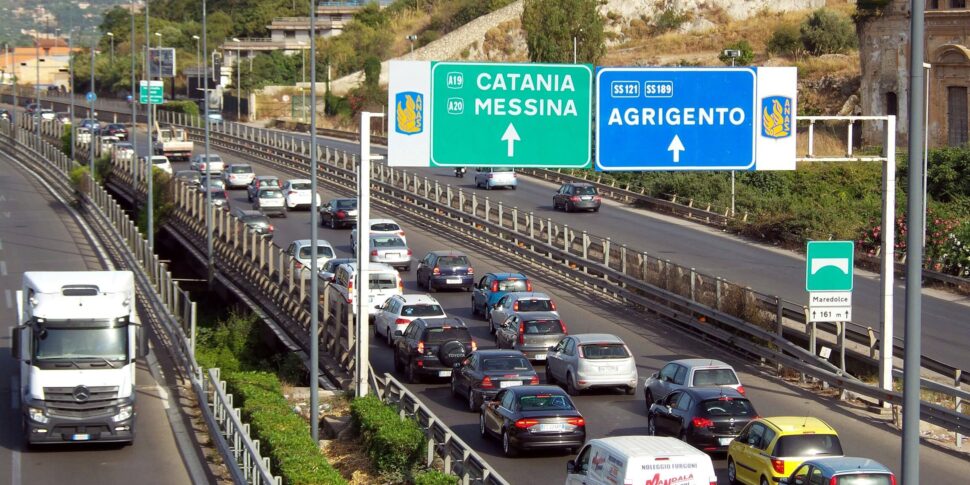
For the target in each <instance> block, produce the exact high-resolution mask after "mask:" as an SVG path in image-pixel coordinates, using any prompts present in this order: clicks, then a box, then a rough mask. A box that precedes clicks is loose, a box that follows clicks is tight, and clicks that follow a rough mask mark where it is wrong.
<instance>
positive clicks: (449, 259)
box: [417, 250, 475, 293]
mask: <svg viewBox="0 0 970 485" xmlns="http://www.w3.org/2000/svg"><path fill="white" fill-rule="evenodd" d="M417 277H418V286H421V287H424V288H427V290H428V291H430V292H432V293H434V292H435V291H438V290H439V289H442V288H458V289H461V290H466V291H467V290H470V289H471V288H472V286H474V285H475V269H474V268H472V266H471V262H470V261H469V259H468V256H466V255H465V254H464V253H462V252H459V251H451V250H444V251H431V252H429V253H428V254H426V255H424V258H421V261H420V262H419V263H418V270H417Z"/></svg>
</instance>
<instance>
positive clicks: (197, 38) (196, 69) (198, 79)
mask: <svg viewBox="0 0 970 485" xmlns="http://www.w3.org/2000/svg"><path fill="white" fill-rule="evenodd" d="M192 38H193V39H195V78H196V80H197V86H196V87H195V89H199V88H201V87H202V76H201V75H200V74H199V73H200V72H201V68H202V66H200V65H199V62H200V61H201V60H202V59H200V58H199V56H200V54H199V36H197V35H193V36H192ZM186 84H188V83H186ZM203 93H205V91H203ZM186 94H188V95H189V99H192V93H186Z"/></svg>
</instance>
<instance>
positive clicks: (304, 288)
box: [300, 268, 312, 306]
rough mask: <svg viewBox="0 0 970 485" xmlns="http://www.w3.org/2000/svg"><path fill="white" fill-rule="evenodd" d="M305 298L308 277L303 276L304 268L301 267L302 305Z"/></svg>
mask: <svg viewBox="0 0 970 485" xmlns="http://www.w3.org/2000/svg"><path fill="white" fill-rule="evenodd" d="M311 276H312V275H311ZM305 298H306V279H305V278H303V268H300V305H301V306H302V305H303V300H304V299H305Z"/></svg>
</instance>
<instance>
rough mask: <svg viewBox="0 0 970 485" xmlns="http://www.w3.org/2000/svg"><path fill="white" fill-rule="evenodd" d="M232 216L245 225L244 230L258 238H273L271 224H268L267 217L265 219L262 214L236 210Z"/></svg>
mask: <svg viewBox="0 0 970 485" xmlns="http://www.w3.org/2000/svg"><path fill="white" fill-rule="evenodd" d="M232 214H233V215H234V216H236V217H237V218H238V219H239V221H240V222H242V223H243V224H245V225H246V229H248V230H250V231H253V232H255V233H256V234H259V235H260V236H269V238H270V239H272V238H273V231H274V228H273V224H272V223H270V222H269V217H266V215H264V214H263V213H262V212H259V211H252V210H243V209H237V210H234V211H233V213H232Z"/></svg>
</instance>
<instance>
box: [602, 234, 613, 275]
mask: <svg viewBox="0 0 970 485" xmlns="http://www.w3.org/2000/svg"><path fill="white" fill-rule="evenodd" d="M612 243H613V241H612V238H609V237H608V238H606V240H605V241H603V264H604V265H605V266H606V267H607V268H609V267H610V245H611V244H612Z"/></svg>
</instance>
